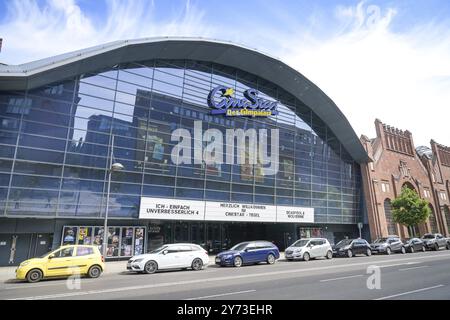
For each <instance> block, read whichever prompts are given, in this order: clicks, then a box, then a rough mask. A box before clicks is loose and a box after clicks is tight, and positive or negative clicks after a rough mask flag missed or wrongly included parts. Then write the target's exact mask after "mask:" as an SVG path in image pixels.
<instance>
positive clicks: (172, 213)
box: [139, 197, 314, 223]
mask: <svg viewBox="0 0 450 320" xmlns="http://www.w3.org/2000/svg"><path fill="white" fill-rule="evenodd" d="M139 218H140V219H150V220H190V221H225V222H284V223H313V222H314V209H313V208H301V207H286V206H270V205H264V204H245V203H233V202H216V201H194V200H179V199H164V198H147V197H142V198H141V206H140V211H139Z"/></svg>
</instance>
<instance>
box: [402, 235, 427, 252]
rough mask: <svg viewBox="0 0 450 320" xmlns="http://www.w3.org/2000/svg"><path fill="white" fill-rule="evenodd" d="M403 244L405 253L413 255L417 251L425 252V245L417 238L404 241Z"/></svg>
mask: <svg viewBox="0 0 450 320" xmlns="http://www.w3.org/2000/svg"><path fill="white" fill-rule="evenodd" d="M403 243H404V244H405V248H406V252H410V253H414V252H418V251H422V252H425V251H426V248H425V244H424V243H423V241H422V240H420V239H419V238H408V239H404V240H403Z"/></svg>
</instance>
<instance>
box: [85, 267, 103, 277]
mask: <svg viewBox="0 0 450 320" xmlns="http://www.w3.org/2000/svg"><path fill="white" fill-rule="evenodd" d="M101 274H102V269H101V268H100V267H99V266H92V267H90V268H89V271H88V274H87V275H88V277H89V278H98V277H100V275H101Z"/></svg>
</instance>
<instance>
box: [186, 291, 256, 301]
mask: <svg viewBox="0 0 450 320" xmlns="http://www.w3.org/2000/svg"><path fill="white" fill-rule="evenodd" d="M250 292H256V290H246V291H236V292H228V293H221V294H214V295H212V296H204V297H197V298H189V299H186V300H201V299H208V298H216V297H225V296H231V295H235V294H242V293H250Z"/></svg>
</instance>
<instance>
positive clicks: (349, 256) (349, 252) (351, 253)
mask: <svg viewBox="0 0 450 320" xmlns="http://www.w3.org/2000/svg"><path fill="white" fill-rule="evenodd" d="M347 257H348V258H351V257H353V251H352V250H348V251H347Z"/></svg>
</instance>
